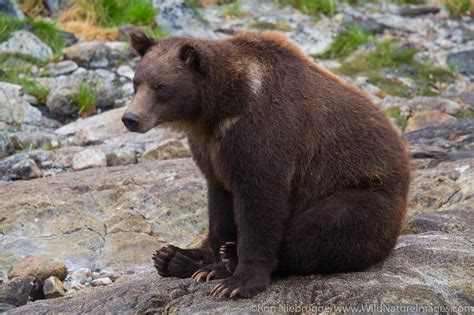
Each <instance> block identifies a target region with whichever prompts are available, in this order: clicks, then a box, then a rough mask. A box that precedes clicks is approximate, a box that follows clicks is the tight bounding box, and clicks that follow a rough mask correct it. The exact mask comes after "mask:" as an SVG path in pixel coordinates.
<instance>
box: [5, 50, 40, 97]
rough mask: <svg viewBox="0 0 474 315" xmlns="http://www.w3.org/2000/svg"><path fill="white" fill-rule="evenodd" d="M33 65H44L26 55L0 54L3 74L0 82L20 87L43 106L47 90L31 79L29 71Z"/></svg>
mask: <svg viewBox="0 0 474 315" xmlns="http://www.w3.org/2000/svg"><path fill="white" fill-rule="evenodd" d="M33 64H36V65H39V66H41V65H43V64H44V63H42V62H41V61H39V60H36V59H34V58H33V57H31V56H27V55H21V54H1V55H0V68H1V69H2V71H3V73H2V74H1V75H0V81H4V82H9V83H13V84H18V85H21V86H22V87H23V90H24V92H25V93H27V94H30V95H32V96H34V97H36V98H37V99H38V102H39V103H41V104H44V103H45V102H46V98H47V97H48V93H49V90H48V89H47V88H46V87H44V86H42V85H41V84H39V83H38V82H36V80H34V79H32V78H31V71H30V70H31V67H32V66H33Z"/></svg>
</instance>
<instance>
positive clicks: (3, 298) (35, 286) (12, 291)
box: [0, 276, 44, 312]
mask: <svg viewBox="0 0 474 315" xmlns="http://www.w3.org/2000/svg"><path fill="white" fill-rule="evenodd" d="M41 298H44V295H43V291H42V282H41V280H40V279H38V278H36V277H35V276H26V277H24V278H19V277H18V278H13V279H11V280H10V281H8V282H6V283H4V284H2V285H0V312H3V311H8V310H11V309H12V308H14V307H16V306H20V305H25V304H26V303H28V302H31V301H34V300H37V299H41Z"/></svg>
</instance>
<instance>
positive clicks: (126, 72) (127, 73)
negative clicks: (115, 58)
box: [117, 65, 135, 80]
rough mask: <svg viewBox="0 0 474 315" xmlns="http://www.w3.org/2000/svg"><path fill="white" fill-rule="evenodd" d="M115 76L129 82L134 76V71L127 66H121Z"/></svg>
mask: <svg viewBox="0 0 474 315" xmlns="http://www.w3.org/2000/svg"><path fill="white" fill-rule="evenodd" d="M117 74H118V75H120V76H122V77H124V78H127V79H129V80H132V79H133V76H134V75H135V71H133V69H132V68H131V67H130V66H129V65H121V66H120V67H118V69H117Z"/></svg>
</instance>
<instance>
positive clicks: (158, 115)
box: [122, 31, 207, 133]
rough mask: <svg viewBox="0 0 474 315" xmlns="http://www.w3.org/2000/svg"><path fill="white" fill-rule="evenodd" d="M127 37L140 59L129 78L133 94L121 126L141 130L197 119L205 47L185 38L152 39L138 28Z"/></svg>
mask: <svg viewBox="0 0 474 315" xmlns="http://www.w3.org/2000/svg"><path fill="white" fill-rule="evenodd" d="M130 38H131V44H132V46H133V48H135V50H136V51H137V52H138V53H139V54H140V56H141V57H142V59H141V60H140V62H139V64H138V66H137V68H136V70H135V77H134V79H133V88H134V91H135V95H134V96H133V99H132V101H131V103H130V105H129V106H128V108H127V110H126V112H125V113H124V114H123V117H122V121H123V123H124V124H125V126H126V127H127V128H128V129H129V130H130V131H134V132H140V133H143V132H147V131H148V130H150V129H151V128H153V127H155V126H157V125H160V124H165V123H187V122H192V121H195V120H196V119H198V117H199V116H200V112H201V98H202V97H201V88H202V87H201V86H200V85H202V84H203V83H202V81H203V80H202V76H203V71H202V70H203V63H204V62H205V57H204V55H207V52H206V49H207V48H206V47H205V46H204V45H200V44H201V43H200V42H198V41H194V40H192V39H189V38H180V37H171V38H168V39H163V40H154V39H152V38H149V37H148V36H146V35H145V34H144V33H143V32H141V31H134V32H132V33H131V34H130ZM202 46H204V47H202Z"/></svg>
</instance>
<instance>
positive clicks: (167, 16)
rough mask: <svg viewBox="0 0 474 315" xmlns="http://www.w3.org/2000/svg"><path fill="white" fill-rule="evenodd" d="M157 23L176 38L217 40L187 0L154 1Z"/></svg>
mask: <svg viewBox="0 0 474 315" xmlns="http://www.w3.org/2000/svg"><path fill="white" fill-rule="evenodd" d="M153 7H154V8H155V9H156V10H157V12H158V14H157V15H156V23H157V24H158V25H160V27H163V28H164V29H165V30H166V31H167V32H168V33H170V34H172V35H176V36H191V37H203V38H215V37H216V35H215V33H214V32H213V31H212V29H211V28H210V27H209V25H207V23H206V22H205V21H204V20H203V18H202V17H200V16H198V15H197V14H196V10H195V9H193V8H192V7H191V6H190V5H189V4H188V2H187V1H185V0H154V1H153Z"/></svg>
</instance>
